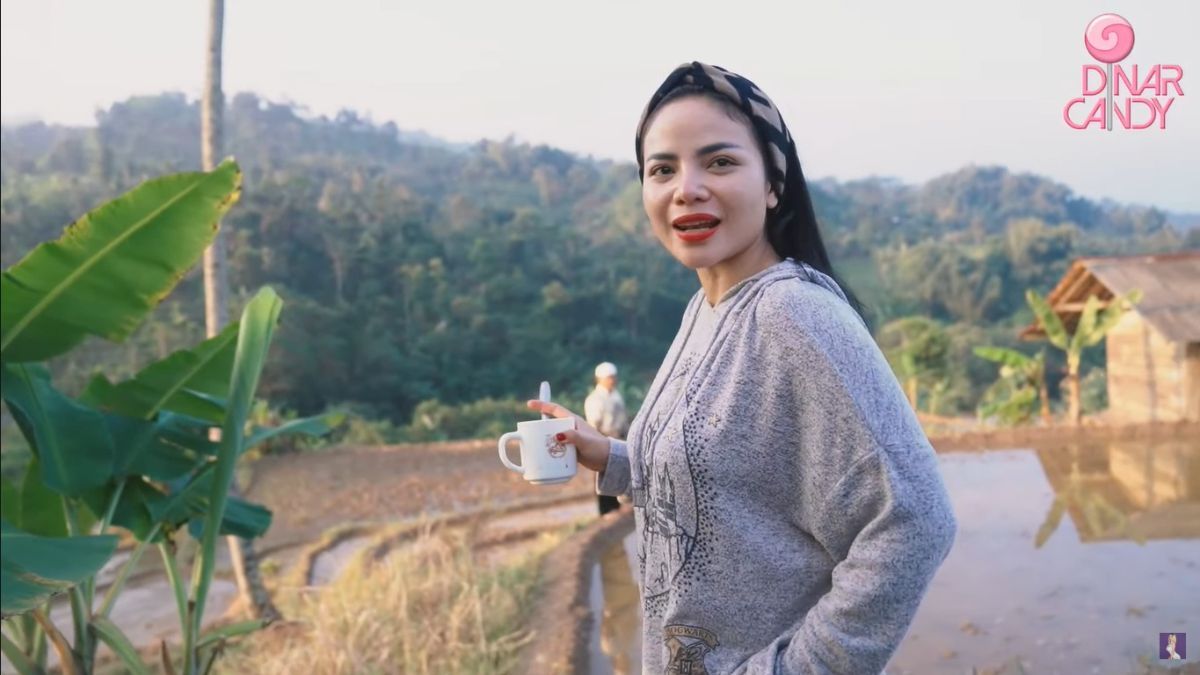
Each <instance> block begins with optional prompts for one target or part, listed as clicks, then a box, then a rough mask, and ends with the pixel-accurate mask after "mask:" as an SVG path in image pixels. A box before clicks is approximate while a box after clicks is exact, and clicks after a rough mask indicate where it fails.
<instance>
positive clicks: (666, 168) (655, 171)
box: [650, 165, 671, 176]
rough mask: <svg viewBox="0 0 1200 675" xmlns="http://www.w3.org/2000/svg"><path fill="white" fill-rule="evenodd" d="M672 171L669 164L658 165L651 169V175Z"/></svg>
mask: <svg viewBox="0 0 1200 675" xmlns="http://www.w3.org/2000/svg"><path fill="white" fill-rule="evenodd" d="M670 172H671V167H669V166H662V165H659V166H656V167H654V168H652V169H650V175H651V176H660V175H663V174H666V173H670Z"/></svg>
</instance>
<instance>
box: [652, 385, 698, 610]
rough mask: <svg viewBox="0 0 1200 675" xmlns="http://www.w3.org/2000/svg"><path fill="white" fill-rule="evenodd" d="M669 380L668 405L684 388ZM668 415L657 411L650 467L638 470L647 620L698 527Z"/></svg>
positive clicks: (688, 472)
mask: <svg viewBox="0 0 1200 675" xmlns="http://www.w3.org/2000/svg"><path fill="white" fill-rule="evenodd" d="M689 365H690V364H688V363H687V362H686V361H685V364H684V366H683V367H682V368H680V369H679V370H678V371H677V372H680V373H684V374H685V373H687V372H688V371H689V370H690V368H689V367H688V366H689ZM672 379H673V381H671V382H668V384H667V387H666V389H667V391H666V392H665V394H666V395H667V396H669V398H666V400H667V401H670V400H672V399H673V398H675V396H676V395H677V394H676V392H677V391H678V390H679V389H680V388H682V386H683V378H682V377H678V378H672ZM680 405H682V402H680ZM668 413H669V408H668V409H660V415H661V416H657V417H656V419H655V421H654V423H653V424H652V425H651V428H650V430H649V434H648V435H649V437H650V438H656V439H657V440H656V441H655V443H654V445H655V452H654V453H652V454H650V455H649V456H647V457H643V459H644V460H646V461H648V462H649V464H643V465H642V471H641V474H642V480H643V481H645V483H646V485H645V494H646V498H645V507H644V508H645V511H644V512H643V516H642V517H643V520H644V527H643V529H642V540H641V546H640V547H639V550H638V557H639V561H640V563H641V571H642V583H643V585H644V592H643V597H644V599H645V602H644V603H643V604H644V607H645V610H646V612H647V613H648V614H650V615H655V614H657V613H658V612H657V609H658V607H660V606H661V602H658V601H656V600H659V599H660V596H665V594H667V593H669V592H670V591H671V590H673V588H674V582H675V580H676V577H678V576H679V574H680V572H681V571H682V570H683V567H684V565H685V564H686V563H687V561H688V559H689V558H690V557H691V555H692V553H693V552H694V551H695V548H696V538H697V529H698V527H699V518H698V510H697V505H696V486H695V483H694V482H693V481H692V479H691V476H692V467H691V466H690V463H691V462H690V459H689V457H688V456H687V453H685V452H683V451H681V450H682V448H683V439H682V436H681V433H680V429H679V426H678V424H671V423H670V422H669V420H670V415H669V414H668ZM663 425H665V428H662V430H661V434H660V433H659V428H660V427H662V426H663ZM672 449H679V450H680V451H673V450H672Z"/></svg>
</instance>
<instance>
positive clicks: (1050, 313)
mask: <svg viewBox="0 0 1200 675" xmlns="http://www.w3.org/2000/svg"><path fill="white" fill-rule="evenodd" d="M1025 301H1026V302H1027V303H1029V308H1030V309H1032V310H1033V314H1034V316H1036V317H1037V320H1038V323H1039V324H1041V326H1042V330H1044V331H1046V338H1047V339H1049V340H1050V344H1052V345H1054V346H1055V347H1058V348H1059V349H1062V350H1064V351H1065V350H1066V349H1067V348H1068V346H1069V341H1070V339H1071V337H1070V336H1069V335H1068V334H1067V329H1066V328H1064V327H1063V323H1062V319H1060V318H1058V314H1056V313H1055V312H1054V310H1053V309H1052V308H1051V307H1050V303H1048V302H1046V299H1045V298H1043V297H1042V296H1041V295H1040V294H1038V292H1037V291H1035V290H1033V289H1032V288H1030V289H1029V290H1027V291H1025Z"/></svg>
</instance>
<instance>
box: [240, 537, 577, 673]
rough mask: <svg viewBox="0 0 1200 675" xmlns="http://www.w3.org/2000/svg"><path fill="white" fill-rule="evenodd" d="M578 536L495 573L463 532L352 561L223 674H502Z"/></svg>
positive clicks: (541, 545)
mask: <svg viewBox="0 0 1200 675" xmlns="http://www.w3.org/2000/svg"><path fill="white" fill-rule="evenodd" d="M573 529H575V528H574V527H566V528H563V529H561V530H557V531H555V532H553V533H548V534H545V535H542V536H541V537H540V538H539V539H537V540H536V541H535V542H534V543H532V544H531V545H530V547H529V549H528V551H527V552H526V553H524V554H523V555H521V556H519V557H518V558H516V559H515V560H514V561H513V562H512V563H510V564H509V565H506V566H504V567H501V568H498V569H496V570H491V571H489V570H485V569H483V568H481V567H480V566H479V564H478V563H477V562H476V560H475V555H474V553H473V552H472V546H471V544H472V542H471V540H470V539H469V536H470V535H469V534H468V532H469V530H468V531H461V530H460V531H454V530H440V531H436V530H433V531H431V530H426V531H425V532H423V533H422V534H421V536H419V537H418V538H417V539H416V540H415V541H414V542H413V543H412V544H411V545H408V546H405V547H403V548H401V549H398V550H396V551H393V552H392V553H391V554H390V555H388V556H387V557H386V558H385V559H383V560H381V561H378V562H374V563H372V562H370V556H365V555H361V556H358V557H357V558H356V559H355V560H354V561H353V562H352V563H351V566H350V567H348V568H347V569H346V570H345V571H344V572H343V573H342V574H341V575H339V577H338V578H337V580H335V581H334V582H333V583H332V584H330V585H329V586H328V587H326V588H324V589H322V590H320V591H319V592H315V593H311V594H306V595H302V596H299V597H298V598H297V599H296V601H295V603H294V605H293V606H292V607H288V608H286V609H285V614H286V615H287V616H288V617H290V618H294V619H295V621H294V622H289V624H290V625H288V626H279V627H275V628H274V629H268V630H266V631H263V632H262V633H260V634H257V635H255V636H253V637H251V638H249V639H248V640H246V641H245V642H244V643H242V644H241V645H239V646H237V647H235V648H234V649H232V650H230V651H229V652H227V653H226V654H225V655H224V657H223V658H221V659H220V660H219V661H218V672H220V673H230V674H232V673H239V674H241V673H246V674H248V675H285V674H287V675H291V674H292V673H313V674H314V675H333V674H338V675H341V674H343V673H355V674H358V673H364V674H365V673H380V674H382V673H438V674H441V673H489V674H490V673H507V672H512V670H513V669H514V667H515V666H516V658H517V652H518V651H519V649H520V648H521V647H522V646H523V645H524V644H525V643H526V642H527V641H528V640H529V636H528V631H527V630H526V629H524V628H523V626H524V625H525V624H526V619H527V616H528V613H529V610H530V607H531V604H532V600H533V598H532V595H533V590H534V588H535V586H536V583H537V575H538V565H539V563H540V561H541V558H542V556H544V555H545V553H546V552H547V551H549V550H550V549H552V548H553V547H554V546H556V545H557V544H558V543H560V542H561V541H562V540H563V539H564V538H565V536H566V535H567V534H568V533H569V532H570V531H571V530H573Z"/></svg>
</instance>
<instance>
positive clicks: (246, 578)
mask: <svg viewBox="0 0 1200 675" xmlns="http://www.w3.org/2000/svg"><path fill="white" fill-rule="evenodd" d="M209 9H210V12H209V26H208V58H207V60H206V61H207V63H206V75H205V80H206V81H205V87H204V101H203V105H202V107H201V120H200V123H201V130H200V144H201V146H200V161H201V164H202V167H203V169H204V170H205V171H212V170H213V169H214V168H215V167H216V165H217V158H218V156H219V155H220V153H221V142H222V135H223V133H222V132H223V129H222V127H223V124H222V122H223V117H224V113H225V96H224V94H223V93H222V91H221V46H222V44H221V43H222V38H223V36H224V31H225V1H224V0H211V3H210V5H209ZM226 288H227V284H226V267H225V235H224V232H223V231H222V230H221V228H219V227H218V228H217V235H216V237H215V238H213V243H212V245H211V246H209V247H208V250H207V251H205V252H204V327H205V333H206V334H207V335H208V336H209V337H212V336H214V335H216V334H217V333H220V332H221V329H222V328H223V327H224V326H225V324H226V323H227V321H228V316H229V306H228V298H227V293H226ZM214 431H216V432H217V434H218V435H219V434H220V430H219V429H215V430H214ZM232 492H234V493H235V494H236V492H237V490H236V488H235V489H234V490H232ZM226 541H227V542H228V544H229V557H230V560H231V562H232V565H233V573H234V576H235V577H236V578H237V585H238V591H239V593H240V594H241V598H242V604H243V606H245V607H247V608H249V610H250V613H251V614H252V615H253V616H254V617H255V618H270V619H278V618H279V610H277V609H275V605H274V604H272V602H271V596H270V595H269V594H268V593H267V590H266V587H265V586H264V585H263V582H262V575H261V574H260V573H259V570H258V556H257V555H256V554H255V552H254V545H253V544H252V543H251V542H250V541H248V540H245V539H239V538H238V537H226Z"/></svg>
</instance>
